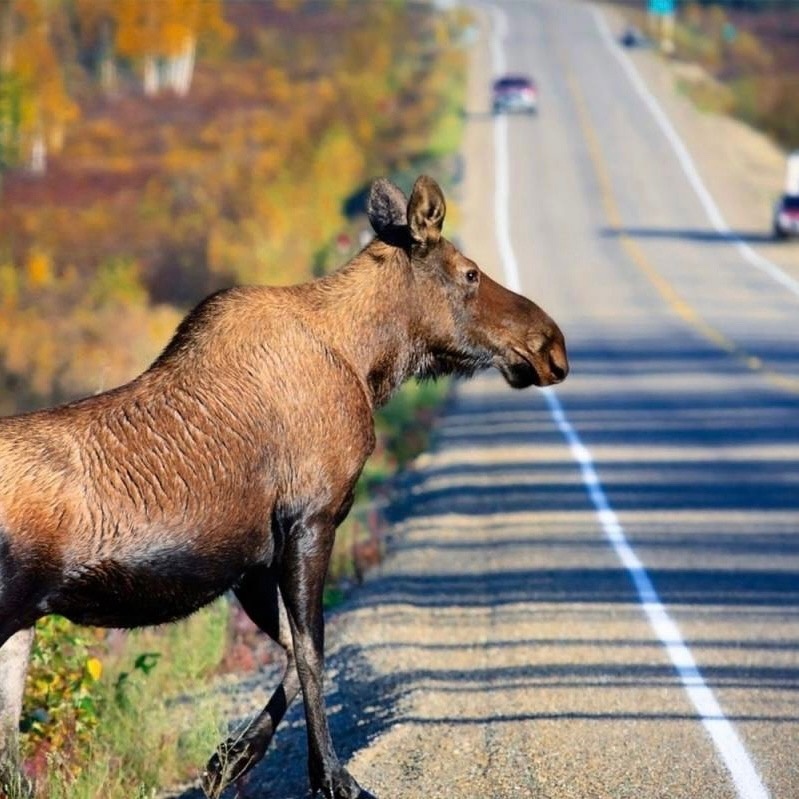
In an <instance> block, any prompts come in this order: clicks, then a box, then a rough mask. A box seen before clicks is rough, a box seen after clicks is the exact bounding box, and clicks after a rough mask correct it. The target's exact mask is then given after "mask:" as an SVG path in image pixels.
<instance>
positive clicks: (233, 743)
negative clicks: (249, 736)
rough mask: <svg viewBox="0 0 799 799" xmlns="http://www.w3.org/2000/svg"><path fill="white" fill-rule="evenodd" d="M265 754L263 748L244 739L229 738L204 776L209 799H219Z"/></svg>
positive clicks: (203, 784) (215, 753) (204, 785)
mask: <svg viewBox="0 0 799 799" xmlns="http://www.w3.org/2000/svg"><path fill="white" fill-rule="evenodd" d="M263 754H264V752H263V749H262V748H261V747H259V746H256V745H255V744H254V742H253V741H248V740H246V739H243V738H229V739H228V740H227V741H225V742H224V743H223V744H220V746H219V748H218V749H217V750H216V752H214V755H213V757H212V758H211V759H210V760H209V761H208V765H207V766H206V767H205V772H204V773H203V776H202V782H201V785H202V789H203V791H204V792H205V795H206V796H207V797H208V799H219V797H220V796H221V795H222V792H223V791H224V790H225V788H227V787H228V785H230V784H231V783H233V782H235V781H236V780H238V779H240V778H241V777H243V776H244V775H245V774H246V773H247V772H248V771H249V770H250V769H251V768H252V767H253V766H254V765H255V764H256V763H257V762H258V761H259V760H260V759H261V758H262V757H263Z"/></svg>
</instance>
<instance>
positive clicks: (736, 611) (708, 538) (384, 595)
mask: <svg viewBox="0 0 799 799" xmlns="http://www.w3.org/2000/svg"><path fill="white" fill-rule="evenodd" d="M478 18H479V19H480V39H479V41H478V43H477V44H476V45H475V53H474V59H473V61H474V63H473V70H472V84H471V85H472V95H471V100H470V116H469V121H468V134H467V145H466V175H467V183H466V187H465V189H464V196H463V198H462V201H463V211H464V213H463V219H464V224H463V227H462V230H461V231H460V240H461V241H462V243H463V247H464V250H465V251H466V252H467V253H468V254H471V255H473V256H475V257H476V258H477V260H478V261H479V262H481V264H482V265H483V266H484V267H485V268H486V269H488V270H489V271H493V272H494V273H495V274H496V275H497V276H498V277H500V278H502V279H503V280H504V282H505V283H506V284H507V285H510V286H513V287H518V288H520V289H521V290H522V291H523V292H524V293H525V294H527V295H528V296H530V297H532V298H534V299H535V300H537V301H539V302H540V304H542V305H543V306H544V307H545V308H546V309H547V310H548V311H549V312H550V313H552V315H553V316H554V317H555V318H556V319H557V320H558V322H559V323H560V324H561V326H562V327H563V329H564V331H565V332H566V336H567V341H568V343H569V347H570V354H571V360H572V374H571V376H570V377H569V379H568V380H567V381H566V383H565V384H564V385H563V386H560V387H558V388H557V389H556V390H555V391H554V392H548V393H544V392H540V391H537V390H535V389H531V390H528V391H525V392H514V391H513V390H511V389H510V388H508V387H507V386H505V384H504V383H503V382H502V380H501V378H499V376H485V377H483V378H481V379H479V380H475V381H472V382H469V383H463V384H461V385H460V386H459V387H458V389H457V391H456V392H455V394H454V396H453V398H452V400H451V402H450V404H449V406H448V408H447V411H446V413H445V415H444V416H443V418H442V419H441V421H440V423H439V425H438V428H437V434H436V442H435V446H434V448H433V449H432V451H431V452H430V453H428V454H426V455H425V456H424V457H423V458H421V459H420V460H419V462H418V464H417V466H416V468H415V470H414V471H413V473H412V474H411V475H409V476H408V478H407V480H406V483H405V490H404V493H403V495H402V497H401V498H400V501H399V502H398V504H397V506H396V507H395V508H393V509H392V521H393V525H394V526H393V536H392V545H391V547H390V555H389V557H388V559H387V561H386V562H385V564H384V566H383V567H381V569H380V570H378V571H377V572H376V573H374V574H373V575H371V577H370V578H369V579H368V580H367V582H366V585H365V586H364V587H363V588H362V589H360V590H359V591H358V592H356V594H355V595H354V597H353V598H352V599H351V600H350V601H349V602H348V603H347V604H346V606H345V607H344V609H343V610H341V611H339V612H338V613H336V614H334V617H333V618H332V619H331V621H330V624H329V628H328V631H329V632H328V650H329V675H330V677H329V703H330V710H331V721H332V730H333V735H334V739H335V740H336V743H337V747H338V749H339V752H340V754H341V755H342V757H343V759H345V760H346V761H347V762H348V765H349V767H350V769H351V771H352V772H353V774H354V775H355V776H356V778H357V779H359V781H360V782H361V783H362V784H363V785H364V786H365V787H368V788H369V789H370V790H373V791H374V792H375V793H376V794H377V795H378V796H379V797H381V799H420V798H421V797H437V798H438V797H440V798H442V799H466V798H467V797H468V799H519V798H520V797H536V798H538V797H542V798H543V797H547V799H571V798H574V799H595V798H597V799H598V798H600V797H608V798H609V799H610V798H612V799H622V798H623V797H634V799H650V798H654V797H662V798H663V799H678V798H681V799H733V798H734V797H741V798H744V797H745V798H746V799H760V798H762V797H767V796H770V797H773V798H774V799H777V798H778V797H779V798H780V799H796V797H799V613H798V610H799V268H797V266H796V256H795V252H794V253H791V252H789V251H788V250H782V251H780V250H779V249H776V248H774V247H772V246H770V245H769V244H768V242H767V241H766V240H765V233H766V232H767V229H768V228H767V225H768V222H767V215H768V212H767V210H766V211H764V212H763V216H764V219H765V220H766V221H765V224H764V235H763V236H760V237H759V236H758V235H757V234H752V233H751V231H749V232H743V231H735V230H729V229H728V228H727V227H726V224H727V223H726V217H725V216H724V212H723V211H721V210H720V209H721V208H722V207H723V205H724V202H723V200H724V198H718V199H717V198H714V197H713V196H712V194H707V195H704V194H703V191H704V190H705V186H706V184H705V183H704V182H703V181H702V177H701V167H702V163H703V160H702V158H701V157H700V156H701V154H697V153H694V154H691V153H690V150H686V151H682V150H681V149H680V148H681V143H682V142H683V139H682V138H679V139H677V138H675V136H680V135H681V134H680V131H678V130H676V129H675V128H671V127H670V124H671V123H670V122H669V121H668V120H669V114H668V104H667V105H666V106H664V105H663V104H662V103H660V102H659V101H658V100H657V98H656V97H654V96H653V95H651V94H649V90H648V89H647V88H646V83H645V82H644V81H642V79H641V77H636V76H640V75H641V74H642V72H641V71H640V69H639V66H637V65H636V62H635V61H630V60H629V56H627V55H622V54H620V53H619V50H618V48H617V47H616V46H615V45H614V43H613V36H612V31H613V25H614V24H615V20H614V18H613V16H612V15H610V16H608V14H607V12H606V11H597V10H594V8H593V7H592V6H590V5H588V4H578V3H574V4H573V3H567V2H563V1H562V0H535V1H533V2H527V3H522V2H512V3H496V4H494V5H485V6H482V10H481V11H479V13H478ZM647 57H649V58H651V55H650V56H637V55H636V56H634V58H635V59H639V58H647ZM640 66H641V69H643V70H644V74H645V71H646V70H645V68H644V62H643V61H641V64H640ZM504 71H514V72H516V71H519V72H527V73H530V74H532V75H534V76H535V77H536V79H537V81H538V83H539V84H540V87H541V110H540V114H539V115H538V117H537V118H528V117H521V116H520V117H499V118H493V117H492V116H491V114H490V112H489V98H488V93H487V88H486V87H487V86H488V85H489V83H490V79H491V77H492V75H494V74H498V73H501V72H504ZM653 103H657V106H653ZM653 108H654V109H655V110H653ZM664 108H665V110H662V111H658V110H657V109H664ZM658 114H661V116H660V117H658ZM669 130H671V132H669ZM711 155H712V154H711ZM708 163H709V161H708ZM695 168H696V169H698V170H699V172H698V173H697V172H693V171H692V170H694V169H695ZM763 252H766V253H767V254H768V259H764V258H763V256H762V253H763ZM782 253H788V254H787V255H785V257H783V255H782ZM791 259H793V261H791ZM268 687H269V688H271V687H272V686H271V685H270V686H268ZM275 744H276V745H275V748H274V749H273V750H272V751H271V753H270V754H269V755H268V756H267V758H266V761H265V763H264V764H263V765H262V766H261V767H259V769H258V770H257V772H256V774H255V777H254V779H253V780H252V782H251V783H250V792H251V794H252V795H254V796H261V795H262V796H269V797H292V796H302V795H303V791H304V788H305V786H306V784H307V783H306V781H305V775H304V763H305V741H304V730H303V726H302V721H301V713H300V709H299V708H295V709H294V712H293V714H292V715H291V717H290V720H289V723H288V724H287V726H286V727H284V728H282V729H281V732H280V733H279V735H278V739H277V740H276V742H275Z"/></svg>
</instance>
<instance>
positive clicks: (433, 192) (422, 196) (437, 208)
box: [408, 175, 447, 248]
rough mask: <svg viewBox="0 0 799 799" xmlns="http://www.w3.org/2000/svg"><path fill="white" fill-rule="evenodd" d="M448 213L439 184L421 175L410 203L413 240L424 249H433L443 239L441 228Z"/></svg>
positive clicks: (409, 213) (414, 186) (409, 215)
mask: <svg viewBox="0 0 799 799" xmlns="http://www.w3.org/2000/svg"><path fill="white" fill-rule="evenodd" d="M446 213H447V204H446V203H445V202H444V194H443V192H442V191H441V188H440V187H439V185H438V183H436V182H435V181H434V180H433V178H431V177H428V176H427V175H420V176H419V177H418V178H417V179H416V183H414V184H413V191H412V192H411V199H410V200H409V202H408V226H409V228H410V231H411V238H412V239H413V240H414V242H415V243H416V244H419V245H421V246H422V247H425V248H427V247H432V246H433V245H434V244H435V243H436V242H437V241H438V240H439V239H440V238H441V226H442V225H443V224H444V217H445V215H446Z"/></svg>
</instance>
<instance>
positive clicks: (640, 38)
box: [619, 25, 647, 47]
mask: <svg viewBox="0 0 799 799" xmlns="http://www.w3.org/2000/svg"><path fill="white" fill-rule="evenodd" d="M619 41H620V42H621V43H622V45H623V46H624V47H642V46H643V45H645V44H646V43H647V40H646V36H644V34H643V33H641V31H639V30H638V28H636V27H635V25H628V26H627V27H626V28H625V29H624V33H622V35H621V37H620V38H619Z"/></svg>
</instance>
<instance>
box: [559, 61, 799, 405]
mask: <svg viewBox="0 0 799 799" xmlns="http://www.w3.org/2000/svg"><path fill="white" fill-rule="evenodd" d="M558 60H559V61H560V62H561V66H562V68H563V74H564V75H565V77H566V85H567V87H568V90H569V93H570V94H571V96H572V99H573V100H574V106H575V110H576V112H577V120H578V123H579V125H580V130H581V132H582V134H583V138H584V139H585V143H586V149H587V152H588V156H589V158H590V160H591V164H592V166H593V168H594V172H595V174H596V178H597V182H598V184H599V193H600V198H601V202H602V208H603V211H604V213H605V217H606V218H607V220H608V223H609V224H610V225H611V226H612V227H613V228H614V229H615V230H618V231H619V243H620V245H621V248H622V250H623V251H624V252H625V254H626V255H627V257H628V258H629V259H630V261H631V262H632V263H633V265H634V266H635V267H636V268H637V269H638V270H639V271H640V272H641V273H642V274H643V275H644V276H645V277H646V278H647V279H648V280H649V282H650V283H651V284H652V285H653V286H654V288H655V289H656V290H657V292H658V294H660V296H661V297H662V298H663V300H664V302H665V303H666V304H667V305H668V307H669V308H671V310H672V311H673V312H674V313H676V314H677V315H678V316H679V317H680V318H681V319H683V320H684V321H685V322H686V323H687V324H688V325H690V326H691V327H693V328H694V330H696V331H698V332H699V333H700V334H701V335H702V336H704V337H705V338H706V339H707V340H708V341H711V342H712V343H713V344H715V345H716V346H717V347H719V348H720V349H722V350H724V352H726V353H728V354H729V355H731V356H733V357H734V358H735V359H736V360H738V361H739V362H741V363H742V364H743V365H744V366H745V367H746V368H747V369H749V370H750V371H753V372H757V373H758V374H760V375H762V376H763V377H764V378H765V379H766V380H767V381H768V382H769V383H771V384H772V385H775V386H777V387H778V388H780V389H783V390H785V391H789V392H790V393H792V394H799V379H797V378H794V377H791V376H788V375H784V374H781V373H779V372H776V371H774V370H773V369H771V368H770V367H768V366H766V364H764V363H763V361H762V360H761V359H760V358H758V357H757V356H756V355H752V354H751V353H748V352H747V351H746V350H744V349H743V348H742V347H740V346H738V345H737V344H736V343H735V342H734V341H733V340H732V339H730V338H728V337H727V336H726V335H724V333H722V332H721V331H720V330H719V329H718V328H716V327H714V326H713V325H711V324H709V323H708V322H707V321H705V320H704V319H703V318H702V317H701V316H700V315H699V313H698V312H697V311H696V309H694V308H693V307H692V306H691V305H690V304H689V303H688V302H687V301H686V300H685V299H684V298H683V297H681V296H680V294H679V293H678V292H677V291H676V289H675V288H674V286H672V285H671V283H669V281H668V280H666V278H664V277H663V275H661V274H660V272H658V270H657V269H656V268H655V267H654V265H653V264H652V262H651V261H650V260H649V258H647V256H646V254H645V253H644V251H643V249H642V248H641V246H640V245H639V244H638V242H637V241H636V240H635V239H634V238H632V237H631V236H630V235H629V234H628V233H626V232H625V230H624V224H623V220H622V215H621V211H620V210H619V204H618V202H617V201H616V196H615V194H614V193H613V183H612V181H611V179H610V173H609V171H608V168H607V162H606V161H605V158H604V156H603V155H602V148H601V146H600V144H599V139H598V138H597V134H596V129H595V128H594V126H593V124H592V122H591V117H590V114H589V112H588V106H587V104H586V102H585V98H584V96H583V93H582V91H581V90H580V87H579V85H578V84H577V81H576V80H575V78H574V73H573V72H572V70H571V68H570V67H569V65H568V63H567V62H566V59H565V57H564V56H563V54H562V53H558Z"/></svg>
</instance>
